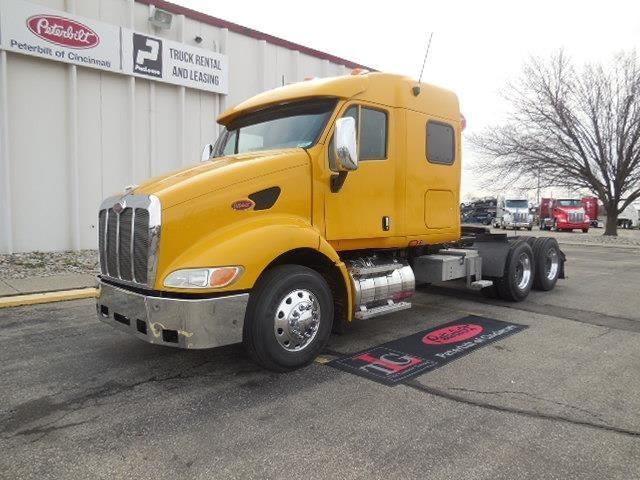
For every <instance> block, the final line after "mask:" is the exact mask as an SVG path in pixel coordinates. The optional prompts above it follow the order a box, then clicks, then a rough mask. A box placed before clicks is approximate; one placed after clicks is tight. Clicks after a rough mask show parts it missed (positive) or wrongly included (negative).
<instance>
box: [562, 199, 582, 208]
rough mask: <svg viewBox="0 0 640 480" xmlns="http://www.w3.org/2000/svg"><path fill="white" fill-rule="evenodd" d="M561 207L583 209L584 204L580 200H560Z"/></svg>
mask: <svg viewBox="0 0 640 480" xmlns="http://www.w3.org/2000/svg"><path fill="white" fill-rule="evenodd" d="M558 206H559V207H581V206H582V202H581V201H580V200H558Z"/></svg>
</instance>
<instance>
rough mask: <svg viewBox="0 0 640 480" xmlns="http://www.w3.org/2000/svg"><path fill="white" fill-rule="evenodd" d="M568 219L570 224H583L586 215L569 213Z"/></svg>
mask: <svg viewBox="0 0 640 480" xmlns="http://www.w3.org/2000/svg"><path fill="white" fill-rule="evenodd" d="M568 218H569V222H570V223H582V222H584V213H582V212H569V215H568Z"/></svg>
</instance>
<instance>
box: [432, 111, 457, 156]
mask: <svg viewBox="0 0 640 480" xmlns="http://www.w3.org/2000/svg"><path fill="white" fill-rule="evenodd" d="M455 152H456V148H455V135H454V130H453V127H452V126H451V125H449V124H447V123H443V122H438V121H435V120H429V121H428V122H427V145H426V155H427V160H428V161H429V162H430V163H439V164H443V165H451V164H453V162H454V161H455V159H456V153H455Z"/></svg>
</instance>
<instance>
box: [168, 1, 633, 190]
mask: <svg viewBox="0 0 640 480" xmlns="http://www.w3.org/2000/svg"><path fill="white" fill-rule="evenodd" d="M172 1H173V2H174V3H178V4H180V5H184V6H186V7H189V8H192V9H194V10H198V11H200V12H204V13H207V14H209V15H213V16H215V17H219V18H222V19H225V20H229V21H232V22H235V23H239V24H241V25H244V26H247V27H250V28H253V29H256V30H260V31H262V32H265V33H269V34H271V35H275V36H278V37H281V38H284V39H286V40H290V41H293V42H296V43H300V44H302V45H305V46H310V47H312V48H315V49H317V50H321V51H324V52H327V53H331V54H333V55H337V56H339V57H342V58H346V59H348V60H352V61H354V62H357V63H361V64H364V65H367V66H369V67H371V68H372V69H375V70H380V71H385V72H392V73H399V74H403V75H408V76H411V77H414V78H417V77H418V75H419V74H420V68H421V66H422V60H423V57H424V53H425V50H426V46H427V40H428V38H429V35H430V34H431V33H433V40H432V43H431V48H430V51H429V56H428V59H427V64H426V67H425V70H424V74H423V81H424V82H427V83H433V84H436V85H439V86H442V87H445V88H447V89H449V90H453V91H454V92H456V93H457V94H458V97H459V99H460V107H461V111H462V113H463V114H464V116H465V117H466V119H467V129H466V131H465V134H468V133H475V132H480V131H482V130H483V129H486V128H490V127H491V126H492V125H496V124H499V123H501V122H504V121H505V119H506V116H507V113H508V111H509V104H508V103H507V102H506V101H504V100H503V98H502V96H501V92H503V91H504V88H505V85H506V84H507V82H508V81H517V79H518V76H519V75H520V72H521V70H522V65H523V63H524V62H525V61H526V60H527V58H529V56H531V55H533V56H541V57H547V56H549V55H551V54H553V53H554V52H556V51H557V50H558V49H560V48H562V49H564V51H565V52H566V53H568V54H569V55H570V57H571V58H573V59H574V61H575V62H576V64H578V65H580V64H583V63H585V62H595V61H606V60H607V59H609V58H611V57H612V56H613V55H614V54H615V53H617V52H620V51H622V50H629V49H632V48H636V49H637V50H638V51H639V53H640V1H638V0H636V1H633V0H626V1H622V0H608V1H606V2H603V1H597V2H596V1H591V0H589V1H572V0H565V1H562V0H556V1H547V0H538V1H513V0H511V1H491V0H484V1H466V0H458V1H451V2H449V1H437V2H436V1H432V0H422V1H409V0H395V1H394V2H389V1H385V2H382V1H377V0H369V1H353V0H352V1H346V0H342V1H335V0H323V1H321V2H318V3H317V4H316V3H313V2H310V1H307V2H303V1H299V0H298V1H292V0H282V1H270V2H266V1H248V0H234V1H232V2H229V1H227V2H220V1H215V2H213V1H210V0H209V1H207V0H172ZM230 60H231V59H230ZM474 160H475V157H474V152H473V150H472V149H471V148H469V147H468V146H467V145H466V144H465V143H464V138H463V178H462V194H463V198H465V197H466V198H469V197H470V196H481V195H489V194H495V193H497V192H492V191H491V190H490V189H489V190H487V189H484V190H483V189H481V188H480V182H479V181H478V172H476V171H474V169H473V168H472V165H473V163H474Z"/></svg>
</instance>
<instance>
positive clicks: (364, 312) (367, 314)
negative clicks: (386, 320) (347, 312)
mask: <svg viewBox="0 0 640 480" xmlns="http://www.w3.org/2000/svg"><path fill="white" fill-rule="evenodd" d="M408 308H411V302H394V301H393V300H387V303H386V304H385V305H380V306H379V307H373V308H367V307H365V306H362V307H360V310H359V311H357V312H356V313H355V315H354V316H355V318H356V319H358V320H365V319H367V318H373V317H379V316H380V315H386V314H388V313H393V312H399V311H401V310H407V309H408Z"/></svg>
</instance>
